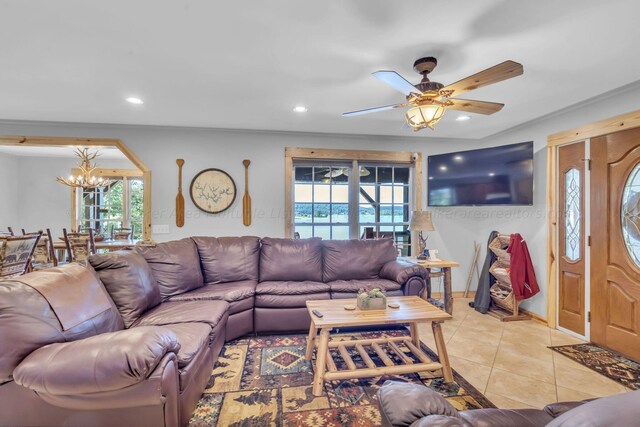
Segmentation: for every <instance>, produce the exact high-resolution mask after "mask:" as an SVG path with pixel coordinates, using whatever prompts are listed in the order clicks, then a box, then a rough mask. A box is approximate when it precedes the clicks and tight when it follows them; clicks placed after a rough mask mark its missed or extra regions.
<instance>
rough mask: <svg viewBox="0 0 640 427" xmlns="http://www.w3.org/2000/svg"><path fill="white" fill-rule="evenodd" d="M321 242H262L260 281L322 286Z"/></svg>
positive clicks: (271, 240) (268, 239) (305, 240)
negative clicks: (306, 283) (318, 284)
mask: <svg viewBox="0 0 640 427" xmlns="http://www.w3.org/2000/svg"><path fill="white" fill-rule="evenodd" d="M321 243H322V240H321V239H320V238H319V237H313V238H310V239H295V240H294V239H275V238H271V237H265V238H264V239H262V250H261V251H260V280H261V281H271V280H299V281H302V280H312V281H315V282H322V246H321Z"/></svg>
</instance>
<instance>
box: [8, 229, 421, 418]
mask: <svg viewBox="0 0 640 427" xmlns="http://www.w3.org/2000/svg"><path fill="white" fill-rule="evenodd" d="M89 263H90V265H89V266H87V267H83V266H80V265H77V264H71V265H68V266H64V267H58V268H54V269H50V270H46V271H41V272H35V273H30V274H28V275H25V276H22V277H19V278H15V279H11V280H5V281H2V282H0V344H1V348H0V426H9V425H11V426H27V425H28V426H53V425H67V426H88V425H91V426H115V425H123V426H124V425H135V426H179V425H185V424H187V423H188V420H189V418H190V416H191V413H192V411H193V409H194V408H195V405H196V404H197V402H198V400H199V398H200V396H201V394H202V392H203V390H204V389H205V387H206V384H207V381H208V380H209V377H210V375H211V369H212V367H213V364H214V363H215V361H216V359H217V357H218V354H219V352H220V349H221V348H222V346H223V344H224V342H225V341H229V340H232V339H235V338H237V337H240V336H243V335H246V334H250V333H254V332H258V333H263V332H265V333H266V332H289V331H301V330H307V329H308V328H309V324H310V319H309V316H308V314H307V312H306V309H305V302H306V301H307V300H311V299H328V298H347V297H353V296H355V294H356V292H357V290H358V289H359V288H361V287H363V286H366V285H375V286H378V287H381V288H383V289H385V290H386V291H387V293H388V294H389V295H417V294H418V293H419V292H420V291H421V290H422V288H423V286H424V279H425V278H426V276H427V272H426V271H425V270H424V269H423V268H422V267H419V266H416V265H413V264H408V263H403V262H399V261H396V252H395V248H394V246H393V242H392V241H391V240H375V241H357V240H352V241H322V240H320V239H303V240H288V239H273V238H264V239H259V238H257V237H222V238H214V237H194V238H187V239H182V240H178V241H173V242H167V243H162V244H159V245H157V246H156V247H153V248H139V249H138V250H136V251H132V252H115V253H110V254H100V255H95V256H92V257H91V258H90V260H89Z"/></svg>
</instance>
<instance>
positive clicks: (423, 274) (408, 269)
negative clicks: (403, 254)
mask: <svg viewBox="0 0 640 427" xmlns="http://www.w3.org/2000/svg"><path fill="white" fill-rule="evenodd" d="M428 274H429V273H428V272H427V270H426V269H425V268H424V267H422V266H420V265H418V264H414V263H412V262H409V261H405V260H402V259H397V260H393V261H389V262H387V263H386V264H385V265H383V266H382V269H381V270H380V277H381V278H383V279H388V280H394V281H396V282H398V283H399V284H401V285H404V284H405V283H406V282H407V280H409V279H410V278H412V277H420V278H421V279H426V278H427V277H428Z"/></svg>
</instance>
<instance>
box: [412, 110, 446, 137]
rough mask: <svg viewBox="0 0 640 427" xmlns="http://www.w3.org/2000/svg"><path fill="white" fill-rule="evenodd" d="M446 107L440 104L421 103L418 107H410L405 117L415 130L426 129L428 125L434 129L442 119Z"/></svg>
mask: <svg viewBox="0 0 640 427" xmlns="http://www.w3.org/2000/svg"><path fill="white" fill-rule="evenodd" d="M445 111H446V108H444V107H442V106H440V105H436V104H433V105H419V106H417V107H413V108H410V109H409V110H408V111H407V113H406V115H405V119H406V120H407V124H408V125H409V126H411V127H412V128H413V130H415V131H419V130H420V129H424V128H426V127H428V128H430V129H433V127H434V126H435V125H436V123H438V122H439V121H440V119H441V118H442V116H444V113H445Z"/></svg>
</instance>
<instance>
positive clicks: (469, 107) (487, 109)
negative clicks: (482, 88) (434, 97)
mask: <svg viewBox="0 0 640 427" xmlns="http://www.w3.org/2000/svg"><path fill="white" fill-rule="evenodd" d="M449 101H451V102H453V105H451V106H449V107H447V108H448V109H450V110H458V111H467V112H469V113H476V114H487V115H489V114H493V113H497V112H498V111H500V110H502V107H504V104H500V103H498V102H486V101H474V100H472V99H457V98H449Z"/></svg>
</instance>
